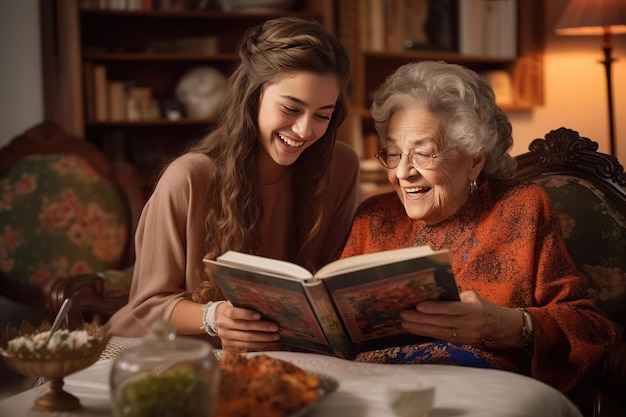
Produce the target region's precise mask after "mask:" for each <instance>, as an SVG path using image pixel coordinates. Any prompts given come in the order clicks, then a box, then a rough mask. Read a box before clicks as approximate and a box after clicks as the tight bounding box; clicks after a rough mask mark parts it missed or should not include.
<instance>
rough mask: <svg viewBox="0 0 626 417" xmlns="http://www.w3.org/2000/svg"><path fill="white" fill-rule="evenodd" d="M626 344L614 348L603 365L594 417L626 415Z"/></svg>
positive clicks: (596, 391)
mask: <svg viewBox="0 0 626 417" xmlns="http://www.w3.org/2000/svg"><path fill="white" fill-rule="evenodd" d="M625 393H626V342H623V341H622V342H619V343H617V344H616V345H615V346H613V347H612V348H611V349H610V350H609V352H608V354H607V355H606V357H605V358H604V362H603V363H602V364H601V369H600V375H599V381H598V384H597V385H596V389H595V392H594V405H593V407H594V410H593V416H594V417H609V416H623V415H626V398H625Z"/></svg>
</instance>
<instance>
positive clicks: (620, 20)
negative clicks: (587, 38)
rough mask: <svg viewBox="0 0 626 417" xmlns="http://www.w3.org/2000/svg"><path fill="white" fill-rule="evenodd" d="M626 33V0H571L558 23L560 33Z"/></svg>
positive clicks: (558, 32)
mask: <svg viewBox="0 0 626 417" xmlns="http://www.w3.org/2000/svg"><path fill="white" fill-rule="evenodd" d="M607 32H608V33H611V34H613V35H617V34H623V33H626V1H625V0H571V1H570V3H569V5H568V6H567V8H566V9H565V12H564V13H563V16H561V19H560V20H559V22H558V23H557V24H556V33H557V34H559V35H604V34H606V33H607Z"/></svg>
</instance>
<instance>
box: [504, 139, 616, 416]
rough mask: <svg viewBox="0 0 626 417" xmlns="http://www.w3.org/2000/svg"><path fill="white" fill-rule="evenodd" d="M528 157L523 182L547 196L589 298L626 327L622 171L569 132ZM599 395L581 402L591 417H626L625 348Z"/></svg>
mask: <svg viewBox="0 0 626 417" xmlns="http://www.w3.org/2000/svg"><path fill="white" fill-rule="evenodd" d="M529 150H530V151H529V152H528V153H525V154H522V155H519V156H517V157H516V159H517V162H518V168H517V173H516V178H519V179H528V180H532V181H535V182H538V183H539V184H541V185H542V186H543V187H544V189H545V190H546V191H547V193H548V195H549V196H550V199H551V200H552V202H553V204H554V206H555V208H556V209H557V211H558V212H559V216H560V221H561V229H562V231H563V237H564V238H565V243H566V245H567V248H568V251H569V252H570V254H571V256H572V258H573V260H574V262H575V263H576V265H577V266H578V268H579V270H580V271H581V273H582V274H583V276H584V278H585V279H586V280H587V283H588V289H589V292H590V293H591V294H592V295H593V296H594V297H595V299H596V301H597V303H598V306H599V307H600V308H601V309H602V310H603V311H604V312H605V313H606V314H607V316H609V317H610V318H611V319H612V320H613V321H615V322H617V323H619V324H621V325H622V326H625V325H626V175H625V174H624V169H623V167H622V165H621V164H620V163H619V162H618V161H617V159H616V158H614V157H612V156H610V155H606V154H603V153H600V152H598V151H597V150H598V144H597V143H596V142H593V141H591V140H590V139H588V138H584V137H580V136H579V134H578V132H576V131H573V130H571V129H565V128H560V129H557V130H553V131H551V132H550V133H548V134H547V135H546V136H545V139H535V140H534V141H532V143H531V144H530V146H529ZM592 391H593V392H591V393H581V396H580V397H578V398H575V399H574V401H575V402H577V403H578V404H579V406H580V407H581V410H582V411H583V413H584V414H585V415H588V416H595V417H605V416H607V417H608V416H625V415H626V341H622V342H620V343H618V344H617V345H615V346H614V347H613V348H612V350H611V351H610V352H609V354H608V355H607V357H606V358H605V360H604V362H603V363H602V366H601V367H600V369H599V370H598V374H597V375H596V376H595V380H594V384H593V389H592ZM587 394H589V395H587ZM584 397H587V398H584ZM589 397H592V398H589Z"/></svg>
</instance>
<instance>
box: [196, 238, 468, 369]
mask: <svg viewBox="0 0 626 417" xmlns="http://www.w3.org/2000/svg"><path fill="white" fill-rule="evenodd" d="M204 262H205V264H206V266H207V269H208V270H209V271H210V272H211V274H212V276H213V278H214V279H215V281H216V283H217V284H218V286H219V288H220V289H221V291H222V293H223V295H224V296H225V297H226V299H228V300H229V301H230V302H231V303H233V305H235V306H238V307H244V308H249V309H253V310H256V311H258V312H259V313H261V316H262V317H263V318H264V319H265V320H270V321H273V322H276V323H278V326H279V333H280V341H281V343H283V344H285V345H289V346H294V347H298V348H302V349H306V350H310V351H316V352H320V353H325V354H330V355H335V356H338V357H341V358H346V359H352V358H354V356H355V355H356V354H357V353H359V352H365V351H369V350H374V349H382V348H386V347H391V346H401V345H406V344H411V343H419V342H423V341H428V340H431V339H430V338H426V337H423V336H418V335H412V334H410V333H408V332H407V331H406V330H405V329H403V328H402V327H401V325H400V323H401V318H400V312H401V311H403V310H410V309H414V308H415V306H416V305H417V304H418V303H419V302H421V301H424V300H427V299H437V300H458V299H459V292H458V288H457V285H456V281H455V279H454V274H453V273H452V267H451V264H450V254H449V252H448V250H440V251H433V250H431V248H430V247H428V246H419V247H410V248H403V249H396V250H389V251H383V252H376V253H370V254H365V255H357V256H353V257H348V258H344V259H340V260H337V261H334V262H331V263H329V264H328V265H326V266H324V267H322V268H321V269H320V270H319V271H317V273H316V274H314V275H313V274H311V273H310V272H309V271H307V270H306V269H305V268H302V267H301V266H298V265H296V264H294V263H290V262H285V261H280V260H276V259H269V258H264V257H260V256H255V255H249V254H243V253H240V252H234V251H229V252H226V253H225V254H224V255H222V256H220V257H218V258H217V260H210V259H204Z"/></svg>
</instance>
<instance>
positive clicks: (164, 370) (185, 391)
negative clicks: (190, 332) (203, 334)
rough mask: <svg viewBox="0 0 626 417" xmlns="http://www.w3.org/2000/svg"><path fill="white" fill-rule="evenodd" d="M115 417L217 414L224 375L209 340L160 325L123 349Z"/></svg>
mask: <svg viewBox="0 0 626 417" xmlns="http://www.w3.org/2000/svg"><path fill="white" fill-rule="evenodd" d="M109 382H110V388H111V400H112V405H113V415H114V416H115V417H151V416H157V415H159V416H168V415H177V416H185V417H208V416H211V415H213V411H214V409H215V404H216V402H217V395H218V391H219V384H220V371H219V366H218V363H217V359H216V356H215V353H214V349H213V347H212V346H211V344H210V343H209V342H206V341H203V340H200V339H194V338H191V337H182V336H176V335H175V329H174V326H173V325H172V324H171V323H170V322H167V321H161V322H157V323H155V324H154V325H153V326H152V328H151V333H150V334H149V335H148V336H146V338H145V339H144V341H143V343H141V344H139V345H137V346H134V347H130V348H128V349H125V350H123V351H122V352H121V353H120V354H119V356H118V357H117V358H116V359H115V361H114V363H113V367H112V369H111V375H110V381H109Z"/></svg>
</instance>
